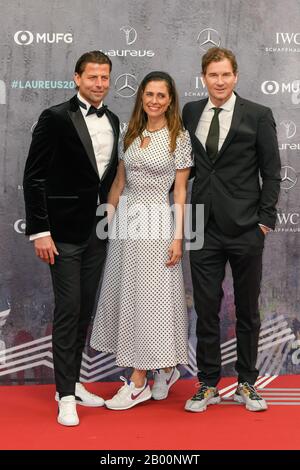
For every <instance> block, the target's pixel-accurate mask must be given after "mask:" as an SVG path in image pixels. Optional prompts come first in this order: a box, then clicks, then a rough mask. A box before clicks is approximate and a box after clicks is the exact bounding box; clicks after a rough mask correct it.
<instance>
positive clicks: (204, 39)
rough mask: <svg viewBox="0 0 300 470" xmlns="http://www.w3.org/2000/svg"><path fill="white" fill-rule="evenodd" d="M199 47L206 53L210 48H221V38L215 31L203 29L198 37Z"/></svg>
mask: <svg viewBox="0 0 300 470" xmlns="http://www.w3.org/2000/svg"><path fill="white" fill-rule="evenodd" d="M197 42H199V46H200V47H201V49H203V50H204V51H207V50H208V49H209V48H210V47H219V46H220V44H221V37H220V35H219V33H218V31H216V30H215V29H212V28H206V29H202V31H200V33H199V34H198V37H197Z"/></svg>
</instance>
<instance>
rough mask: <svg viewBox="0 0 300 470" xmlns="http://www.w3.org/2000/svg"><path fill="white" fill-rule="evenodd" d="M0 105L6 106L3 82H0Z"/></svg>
mask: <svg viewBox="0 0 300 470" xmlns="http://www.w3.org/2000/svg"><path fill="white" fill-rule="evenodd" d="M0 104H6V86H5V83H4V81H3V80H0Z"/></svg>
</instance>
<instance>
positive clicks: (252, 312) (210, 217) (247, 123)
mask: <svg viewBox="0 0 300 470" xmlns="http://www.w3.org/2000/svg"><path fill="white" fill-rule="evenodd" d="M202 74H203V79H204V82H205V84H206V87H207V90H208V95H209V98H208V99H205V100H201V101H196V102H192V103H187V104H186V105H185V107H184V109H183V121H184V125H185V127H186V128H187V129H188V130H189V132H190V135H191V139H192V145H193V151H194V157H195V179H194V183H193V188H192V195H191V203H192V204H193V205H196V204H204V244H203V247H202V249H200V250H194V251H193V250H192V251H190V262H191V273H192V282H193V289H194V303H195V309H196V312H197V327H196V333H197V351H196V356H197V366H198V369H199V372H198V378H199V382H200V385H199V389H198V391H197V393H196V394H195V395H194V396H193V397H192V398H191V399H190V400H188V401H187V402H186V406H185V409H186V410H188V411H196V412H197V411H204V410H206V407H207V405H209V404H214V403H218V402H219V401H220V396H219V393H218V390H217V387H216V386H217V383H218V381H219V379H220V375H221V352H220V329H219V310H220V304H221V300H222V296H223V290H222V281H223V279H224V275H225V265H226V263H227V261H229V264H230V266H231V270H232V276H233V282H234V295H235V306H236V338H237V361H236V370H237V373H238V387H237V390H236V392H235V395H234V399H235V400H236V401H238V402H240V403H244V404H245V405H246V408H247V409H249V410H251V411H258V410H265V409H266V408H267V404H266V402H265V400H263V398H262V397H261V396H260V395H259V394H258V393H257V391H256V389H255V388H254V384H255V382H256V379H257V376H258V370H257V369H256V359H257V349H258V338H259V330H260V316H259V311H258V297H259V292H260V283H261V274H262V252H263V247H264V241H265V236H266V233H267V232H268V231H270V230H272V229H273V228H274V226H275V221H276V209H275V205H276V202H277V199H278V195H279V189H280V180H281V178H280V158H279V151H278V143H277V137H276V126H275V122H274V118H273V115H272V112H271V110H270V109H269V108H266V107H265V106H261V105H259V104H257V103H253V102H251V101H248V100H244V99H242V98H240V97H239V96H238V95H237V94H236V93H234V92H233V89H234V87H235V84H236V82H237V63H236V59H235V56H234V55H233V53H232V52H231V51H229V50H227V49H223V48H217V47H216V48H211V49H209V50H208V51H207V53H206V54H205V55H204V56H203V59H202ZM260 178H261V182H260ZM196 223H197V221H196Z"/></svg>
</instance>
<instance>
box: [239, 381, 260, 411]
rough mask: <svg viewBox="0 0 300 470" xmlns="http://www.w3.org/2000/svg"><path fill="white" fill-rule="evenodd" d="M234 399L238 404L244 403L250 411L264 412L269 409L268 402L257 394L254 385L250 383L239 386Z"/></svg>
mask: <svg viewBox="0 0 300 470" xmlns="http://www.w3.org/2000/svg"><path fill="white" fill-rule="evenodd" d="M233 399H234V401H237V402H238V403H244V404H245V405H246V408H247V410H249V411H264V410H267V408H268V405H267V403H266V401H265V400H264V399H263V398H262V397H261V396H260V395H259V394H258V393H257V391H256V390H255V387H254V385H250V384H249V383H248V382H243V383H239V384H238V387H237V389H236V391H235V394H234V397H233Z"/></svg>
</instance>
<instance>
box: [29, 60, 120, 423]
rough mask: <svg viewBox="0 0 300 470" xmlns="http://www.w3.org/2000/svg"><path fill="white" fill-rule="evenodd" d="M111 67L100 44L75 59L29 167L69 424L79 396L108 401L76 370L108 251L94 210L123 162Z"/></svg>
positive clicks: (83, 400)
mask: <svg viewBox="0 0 300 470" xmlns="http://www.w3.org/2000/svg"><path fill="white" fill-rule="evenodd" d="M110 72H111V61H110V59H109V57H107V56H106V55H105V54H103V53H102V52H99V51H91V52H87V53H85V54H83V55H82V56H81V57H80V58H79V59H78V61H77V63H76V66H75V75H74V81H75V83H76V85H77V90H78V93H77V95H76V96H74V97H73V98H72V99H71V100H70V101H67V102H65V103H62V104H59V105H57V106H53V107H51V108H49V109H46V110H45V111H43V113H42V114H41V116H40V118H39V121H38V123H37V125H36V127H35V130H34V133H33V137H32V143H31V146H30V150H29V155H28V159H27V162H26V167H25V173H24V196H25V207H26V234H27V235H29V236H30V239H31V240H33V241H34V247H35V252H36V255H37V256H38V257H39V258H40V259H41V260H43V261H45V262H46V263H49V265H50V268H51V276H52V282H53V290H54V297H55V309H54V319H53V363H54V374H55V382H56V389H57V393H56V396H55V398H56V400H57V401H58V404H59V414H58V422H59V423H60V424H62V425H66V426H75V425H77V424H79V419H78V415H77V411H76V403H79V404H81V405H84V406H102V405H103V404H104V400H103V399H102V398H101V397H98V396H96V395H93V394H91V393H89V392H88V391H87V390H86V389H85V387H84V386H83V385H82V384H81V383H80V382H79V376H80V366H81V359H82V352H83V348H84V345H85V340H86V334H87V329H88V326H89V322H90V318H91V314H92V311H93V307H94V302H95V296H96V292H97V288H98V285H99V280H100V275H101V271H102V268H103V265H104V261H105V254H106V241H105V240H101V239H99V238H98V237H97V236H96V224H97V221H98V220H99V218H98V217H96V210H97V206H98V205H99V204H100V203H106V202H107V196H108V192H109V189H110V187H111V184H112V182H113V179H114V177H115V174H116V168H117V164H118V138H119V119H118V117H117V116H116V115H115V114H113V113H112V112H111V111H110V110H108V109H107V106H105V105H104V104H103V99H104V98H105V96H106V95H107V93H108V90H109V83H110Z"/></svg>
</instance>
